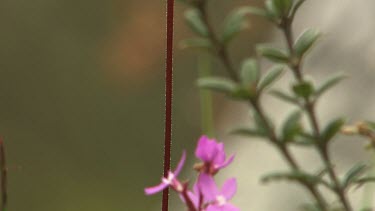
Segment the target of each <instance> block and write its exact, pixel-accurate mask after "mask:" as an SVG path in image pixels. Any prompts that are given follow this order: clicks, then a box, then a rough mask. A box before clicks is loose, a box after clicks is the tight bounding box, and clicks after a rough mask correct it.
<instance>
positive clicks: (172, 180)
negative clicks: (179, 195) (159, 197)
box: [145, 151, 186, 195]
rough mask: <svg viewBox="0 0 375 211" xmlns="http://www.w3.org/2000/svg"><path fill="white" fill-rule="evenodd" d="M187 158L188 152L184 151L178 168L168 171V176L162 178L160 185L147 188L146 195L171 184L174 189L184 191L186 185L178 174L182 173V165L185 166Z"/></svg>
mask: <svg viewBox="0 0 375 211" xmlns="http://www.w3.org/2000/svg"><path fill="white" fill-rule="evenodd" d="M185 160H186V152H185V151H184V152H183V153H182V156H181V159H180V161H179V162H178V165H177V168H176V170H175V171H174V172H171V171H170V172H168V177H166V178H165V177H163V178H161V183H160V184H159V185H156V186H153V187H149V188H145V194H146V195H152V194H155V193H157V192H160V191H162V190H164V189H165V188H167V187H168V186H171V187H172V188H173V189H174V190H176V191H177V192H182V191H183V189H184V187H183V185H182V184H181V182H180V181H179V180H178V179H177V176H178V175H179V174H180V172H181V170H182V167H183V166H184V163H185Z"/></svg>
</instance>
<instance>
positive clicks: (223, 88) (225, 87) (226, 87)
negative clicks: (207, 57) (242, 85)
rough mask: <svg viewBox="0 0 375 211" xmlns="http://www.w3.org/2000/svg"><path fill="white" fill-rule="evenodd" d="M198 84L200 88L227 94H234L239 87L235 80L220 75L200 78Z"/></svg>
mask: <svg viewBox="0 0 375 211" xmlns="http://www.w3.org/2000/svg"><path fill="white" fill-rule="evenodd" d="M197 84H198V86H199V87H200V88H203V89H209V90H213V91H217V92H223V93H226V94H232V93H233V92H234V91H235V90H236V88H237V85H236V84H235V83H234V82H233V81H230V80H228V79H226V78H220V77H206V78H200V79H198V81H197Z"/></svg>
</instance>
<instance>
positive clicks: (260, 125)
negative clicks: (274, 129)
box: [253, 111, 272, 135]
mask: <svg viewBox="0 0 375 211" xmlns="http://www.w3.org/2000/svg"><path fill="white" fill-rule="evenodd" d="M253 117H254V121H255V127H256V129H255V130H257V131H260V132H261V133H263V134H267V135H268V134H269V131H268V126H267V122H269V121H268V120H267V119H264V118H263V117H262V116H261V115H260V114H259V113H258V112H256V111H254V115H253ZM266 121H267V122H266ZM271 126H272V125H271Z"/></svg>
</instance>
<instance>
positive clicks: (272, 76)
mask: <svg viewBox="0 0 375 211" xmlns="http://www.w3.org/2000/svg"><path fill="white" fill-rule="evenodd" d="M283 70H284V66H283V65H275V66H273V67H271V69H270V70H268V72H267V73H266V75H265V76H264V77H263V78H262V79H261V80H260V81H259V84H258V87H257V89H258V90H259V91H262V90H264V89H266V88H267V87H269V86H270V85H271V84H272V83H273V82H275V81H276V79H278V78H279V77H280V76H281V74H282V73H283Z"/></svg>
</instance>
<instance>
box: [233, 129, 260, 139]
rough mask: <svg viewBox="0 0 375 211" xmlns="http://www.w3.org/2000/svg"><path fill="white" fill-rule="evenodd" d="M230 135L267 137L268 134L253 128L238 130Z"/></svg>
mask: <svg viewBox="0 0 375 211" xmlns="http://www.w3.org/2000/svg"><path fill="white" fill-rule="evenodd" d="M230 133H231V134H234V135H240V136H247V137H262V138H263V137H267V133H265V132H264V131H262V130H258V129H252V128H236V129H234V130H232V131H231V132H230Z"/></svg>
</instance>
